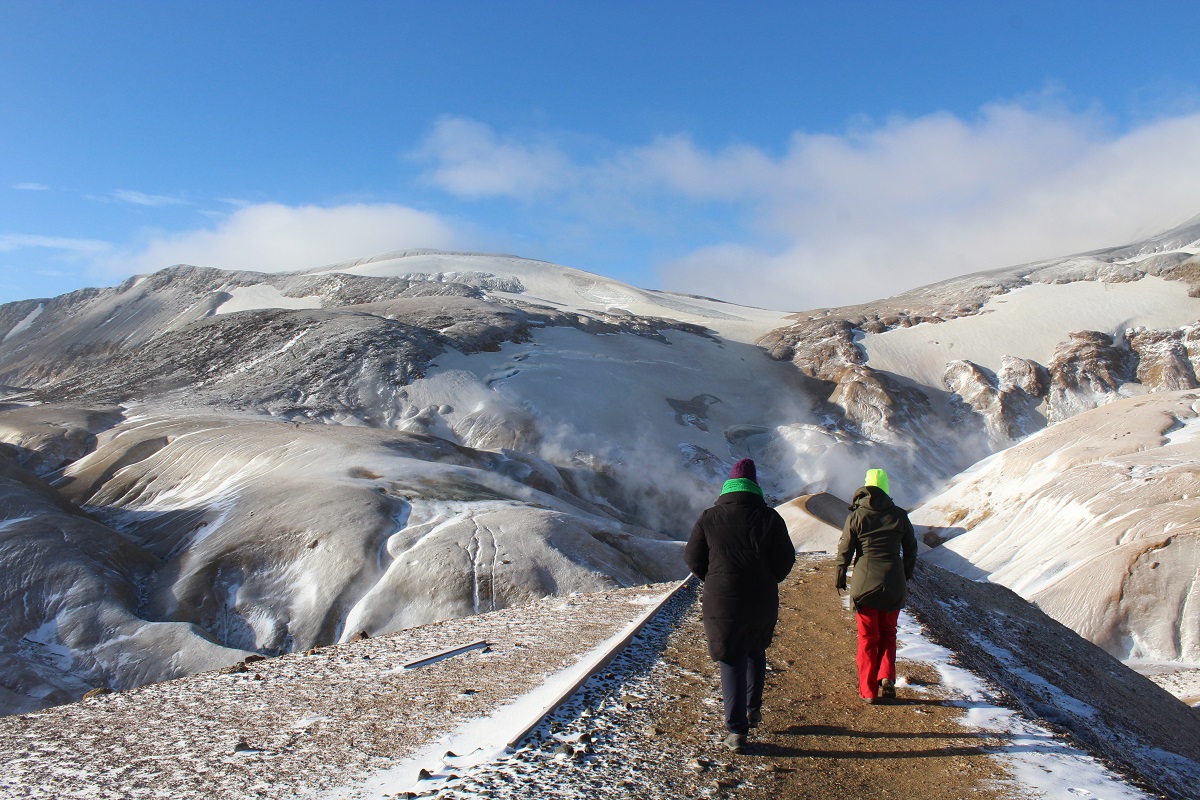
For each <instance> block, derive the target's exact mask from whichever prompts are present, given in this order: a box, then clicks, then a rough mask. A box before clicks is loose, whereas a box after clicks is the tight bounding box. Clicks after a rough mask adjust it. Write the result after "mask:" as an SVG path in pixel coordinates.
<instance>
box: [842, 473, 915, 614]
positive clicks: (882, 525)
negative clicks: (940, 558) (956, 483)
mask: <svg viewBox="0 0 1200 800" xmlns="http://www.w3.org/2000/svg"><path fill="white" fill-rule="evenodd" d="M838 557H839V559H840V560H841V565H842V567H843V568H845V567H849V566H850V565H851V564H853V565H854V575H853V577H852V578H851V579H850V599H851V600H853V601H854V607H855V608H856V609H860V608H875V609H879V610H880V611H898V610H899V609H901V608H903V607H904V603H905V602H906V601H907V600H908V579H909V578H911V577H912V573H913V569H914V568H916V566H917V537H916V534H915V533H913V526H912V523H911V522H909V520H908V512H906V511H905V510H904V509H903V508H900V506H898V505H896V504H895V503H894V502H892V498H891V497H889V496H888V494H887V492H885V491H883V490H882V489H880V488H879V487H878V486H863V487H862V488H860V489H859V490H858V491H857V492H855V493H854V499H853V500H851V502H850V516H848V517H846V524H845V525H843V526H842V540H841V542H840V543H839V545H838Z"/></svg>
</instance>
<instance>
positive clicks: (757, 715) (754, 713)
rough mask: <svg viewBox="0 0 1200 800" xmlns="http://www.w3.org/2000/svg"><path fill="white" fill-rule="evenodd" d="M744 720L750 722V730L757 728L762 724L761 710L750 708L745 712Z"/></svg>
mask: <svg viewBox="0 0 1200 800" xmlns="http://www.w3.org/2000/svg"><path fill="white" fill-rule="evenodd" d="M746 718H747V719H748V720H749V721H750V727H751V728H757V727H758V726H759V724H761V723H762V709H759V708H751V709H747V711H746Z"/></svg>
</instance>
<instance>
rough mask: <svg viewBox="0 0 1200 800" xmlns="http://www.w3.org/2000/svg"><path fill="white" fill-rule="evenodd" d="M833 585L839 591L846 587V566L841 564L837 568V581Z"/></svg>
mask: <svg viewBox="0 0 1200 800" xmlns="http://www.w3.org/2000/svg"><path fill="white" fill-rule="evenodd" d="M834 586H835V587H836V588H837V589H838V591H841V590H842V589H845V588H846V566H845V564H843V565H842V566H840V567H838V569H837V583H836V584H834Z"/></svg>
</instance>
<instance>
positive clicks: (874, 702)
mask: <svg viewBox="0 0 1200 800" xmlns="http://www.w3.org/2000/svg"><path fill="white" fill-rule="evenodd" d="M862 701H863V702H864V703H866V704H867V705H869V706H873V705H878V703H879V700H878V698H875V697H864V698H863V699H862Z"/></svg>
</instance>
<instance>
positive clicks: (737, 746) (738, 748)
mask: <svg viewBox="0 0 1200 800" xmlns="http://www.w3.org/2000/svg"><path fill="white" fill-rule="evenodd" d="M725 746H726V747H728V748H729V749H730V750H732V751H733V752H735V753H740V752H742V751H743V750H745V749H746V734H744V733H730V734H729V735H728V736H726V737H725Z"/></svg>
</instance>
